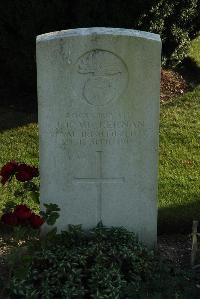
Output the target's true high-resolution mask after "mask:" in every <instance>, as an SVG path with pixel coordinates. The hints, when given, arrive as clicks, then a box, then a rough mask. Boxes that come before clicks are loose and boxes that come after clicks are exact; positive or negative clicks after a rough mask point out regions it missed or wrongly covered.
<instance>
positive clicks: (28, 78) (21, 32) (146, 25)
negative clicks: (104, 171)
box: [0, 0, 200, 109]
mask: <svg viewBox="0 0 200 299" xmlns="http://www.w3.org/2000/svg"><path fill="white" fill-rule="evenodd" d="M0 11H1V18H0V28H1V31H0V40H1V43H0V64H1V74H0V76H1V80H0V96H1V103H5V104H7V103H8V99H9V101H10V103H15V105H18V106H19V105H20V106H26V108H27V102H28V104H29V106H30V109H33V108H34V107H35V108H36V106H37V103H36V64H35V37H36V36H37V35H39V34H42V33H46V32H51V31H56V30H62V29H69V28H78V27H92V26H106V27H124V28H133V29H139V30H144V31H150V32H155V33H159V34H161V38H162V41H163V63H165V64H173V65H176V64H177V63H179V62H180V61H181V60H182V59H183V58H184V57H185V55H186V54H187V49H188V45H189V41H190V39H191V38H194V37H195V36H197V34H198V32H199V29H200V17H199V11H200V0H177V1H173V0H115V1H112V0H111V1H106V0H95V1H92V0H73V1H71V0H43V1H39V0H3V1H1V2H0ZM24 104H26V105H24Z"/></svg>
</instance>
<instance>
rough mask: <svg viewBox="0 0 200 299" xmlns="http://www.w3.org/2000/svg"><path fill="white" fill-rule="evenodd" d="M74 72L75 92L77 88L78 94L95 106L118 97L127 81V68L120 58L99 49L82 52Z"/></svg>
mask: <svg viewBox="0 0 200 299" xmlns="http://www.w3.org/2000/svg"><path fill="white" fill-rule="evenodd" d="M75 74H76V75H75V78H76V80H74V82H73V86H74V90H75V92H77V90H78V92H80V94H78V96H80V97H81V98H83V99H84V100H85V101H86V102H87V103H88V104H90V105H95V106H103V105H106V104H108V103H110V102H112V101H113V100H115V99H117V98H118V97H120V96H121V95H122V93H123V92H124V90H125V88H126V86H127V83H128V70H127V67H126V65H125V63H124V62H123V61H122V59H121V58H119V57H118V56H117V55H115V54H114V53H112V52H109V51H105V50H100V49H95V50H92V51H89V52H87V53H85V54H83V55H82V56H81V57H80V58H79V59H78V61H77V63H76V65H75ZM75 81H76V82H75ZM76 86H77V88H76ZM78 86H79V88H78Z"/></svg>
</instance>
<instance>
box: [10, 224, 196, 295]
mask: <svg viewBox="0 0 200 299" xmlns="http://www.w3.org/2000/svg"><path fill="white" fill-rule="evenodd" d="M28 251H29V256H30V257H31V258H30V260H29V261H28V263H27V264H26V271H23V272H21V271H19V270H18V271H17V272H15V273H14V275H13V277H12V282H11V285H10V295H11V296H15V298H20V299H23V298H34V299H38V298H49V299H50V298H67V299H72V298H76V299H85V298H94V299H114V298H115V299H117V298H119V299H125V298H126V299H133V298H138V299H139V298H141V299H145V298H152V299H153V298H161V297H159V296H161V295H162V294H164V295H166V297H163V298H168V297H167V296H168V295H169V296H170V297H169V298H179V297H178V295H180V296H181V294H183V292H184V291H187V289H188V288H190V287H189V285H190V286H191V282H190V277H189V274H187V275H186V273H184V272H180V271H178V270H176V269H175V268H174V267H173V266H172V265H170V264H169V263H168V262H166V261H162V260H161V259H159V258H158V257H157V256H156V255H155V254H154V252H153V251H150V250H148V249H147V248H146V247H145V246H143V245H142V244H140V243H139V242H138V241H137V238H136V236H135V235H134V234H133V233H131V232H128V231H127V230H126V229H124V228H105V227H102V226H98V227H96V228H95V229H93V230H90V231H87V232H85V231H83V230H82V229H81V227H80V226H69V230H68V231H64V232H61V233H60V234H54V236H53V238H52V236H51V238H50V239H49V238H48V236H47V238H45V239H43V240H38V241H37V242H36V243H35V244H34V246H33V245H32V247H29V249H28ZM21 266H23V263H22V264H20V265H19V268H20V267H21ZM18 273H20V275H18ZM21 273H23V275H21ZM156 296H157V297H156ZM176 296H177V297H176ZM11 298H12V297H11ZM180 298H181V297H180Z"/></svg>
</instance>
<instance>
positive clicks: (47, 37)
mask: <svg viewBox="0 0 200 299" xmlns="http://www.w3.org/2000/svg"><path fill="white" fill-rule="evenodd" d="M88 35H114V36H129V37H138V38H144V39H149V40H154V41H158V42H160V41H161V39H160V35H159V34H155V33H150V32H145V31H139V30H133V29H123V28H106V27H92V28H77V29H68V30H61V31H55V32H49V33H45V34H41V35H38V36H37V38H36V42H37V43H39V42H45V41H51V40H56V39H60V38H65V37H69V36H88Z"/></svg>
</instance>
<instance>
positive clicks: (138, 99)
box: [37, 28, 161, 246]
mask: <svg viewBox="0 0 200 299" xmlns="http://www.w3.org/2000/svg"><path fill="white" fill-rule="evenodd" d="M160 55H161V42H160V38H159V36H158V35H156V34H152V33H147V32H140V31H135V30H129V29H113V28H87V29H85V28H82V29H71V30H64V31H59V32H53V33H47V34H43V35H40V36H38V37H37V72H38V103H39V136H40V174H41V190H40V196H41V202H42V203H57V204H58V206H59V207H60V208H61V214H60V218H59V219H58V221H57V227H58V229H60V230H63V229H66V228H67V227H68V224H82V227H83V228H84V229H88V228H91V227H94V226H96V225H97V224H98V223H99V222H102V223H103V225H105V226H109V227H110V226H123V227H125V228H127V229H128V230H131V231H134V232H135V233H137V234H138V236H139V238H140V240H141V241H143V242H144V243H146V244H148V245H150V246H153V244H155V242H156V235H157V168H158V129H159V88H160Z"/></svg>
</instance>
